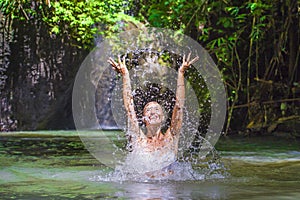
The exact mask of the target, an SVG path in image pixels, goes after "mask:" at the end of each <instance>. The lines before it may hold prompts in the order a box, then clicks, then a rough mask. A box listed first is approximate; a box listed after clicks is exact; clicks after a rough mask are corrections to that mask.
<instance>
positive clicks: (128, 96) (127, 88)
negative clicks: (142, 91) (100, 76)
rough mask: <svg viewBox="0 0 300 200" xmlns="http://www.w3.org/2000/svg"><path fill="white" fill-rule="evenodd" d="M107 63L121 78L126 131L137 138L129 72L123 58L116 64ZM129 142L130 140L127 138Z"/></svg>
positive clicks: (139, 131)
mask: <svg viewBox="0 0 300 200" xmlns="http://www.w3.org/2000/svg"><path fill="white" fill-rule="evenodd" d="M108 63H110V64H111V65H112V68H113V69H114V70H115V71H116V72H118V73H120V74H121V75H122V77H123V101H124V106H125V109H126V112H127V117H128V131H129V137H132V136H139V135H140V133H142V132H141V130H140V128H139V124H138V120H137V116H136V112H135V109H134V102H133V95H132V89H131V83H130V77H129V71H128V69H127V67H126V64H125V58H123V61H122V59H121V57H120V56H118V62H115V61H114V60H113V59H112V58H109V59H108ZM129 139H130V140H131V138H129Z"/></svg>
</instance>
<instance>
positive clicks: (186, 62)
mask: <svg viewBox="0 0 300 200" xmlns="http://www.w3.org/2000/svg"><path fill="white" fill-rule="evenodd" d="M190 57H191V53H189V55H188V57H187V58H186V56H185V55H184V56H183V60H182V65H181V66H180V68H179V69H178V78H177V89H176V102H175V106H174V109H173V113H172V119H171V127H170V133H171V134H172V135H174V136H175V135H179V134H180V129H181V127H182V121H183V108H184V101H185V85H184V72H185V70H186V69H188V68H189V67H190V65H191V64H193V63H195V62H196V61H197V60H198V59H199V57H198V56H197V57H195V58H194V59H193V60H191V61H190Z"/></svg>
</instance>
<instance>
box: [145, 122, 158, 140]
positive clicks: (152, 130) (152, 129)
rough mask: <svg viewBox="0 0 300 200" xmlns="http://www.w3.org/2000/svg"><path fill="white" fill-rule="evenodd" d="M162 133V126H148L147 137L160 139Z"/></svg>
mask: <svg viewBox="0 0 300 200" xmlns="http://www.w3.org/2000/svg"><path fill="white" fill-rule="evenodd" d="M160 133H161V130H160V125H158V126H155V125H152V126H147V137H148V138H153V137H157V138H158V137H159V136H160Z"/></svg>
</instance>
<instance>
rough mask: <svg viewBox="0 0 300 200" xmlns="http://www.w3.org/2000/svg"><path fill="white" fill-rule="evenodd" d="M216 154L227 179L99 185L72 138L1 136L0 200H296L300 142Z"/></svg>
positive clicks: (236, 145) (242, 145)
mask: <svg viewBox="0 0 300 200" xmlns="http://www.w3.org/2000/svg"><path fill="white" fill-rule="evenodd" d="M108 133H109V134H113V132H108ZM216 149H217V150H218V151H219V153H220V155H221V160H222V161H223V163H224V164H225V166H226V168H227V172H228V173H229V174H230V176H228V177H226V178H220V179H210V180H199V181H193V180H190V181H161V182H159V181H156V182H148V183H147V182H135V181H125V182H103V181H95V179H93V177H96V176H99V175H103V174H107V173H108V172H110V171H111V170H110V169H108V168H106V167H105V166H103V165H101V163H100V162H99V161H98V160H96V159H95V158H93V157H92V156H91V155H90V154H89V152H88V151H87V150H86V149H85V147H84V145H83V144H82V142H81V140H80V138H79V137H78V136H77V133H76V132H67V131H60V132H32V133H30V132H18V133H0V199H272V200H273V199H300V142H299V141H296V140H285V139H280V138H265V137H264V138H221V139H220V140H219V142H218V143H217V145H216Z"/></svg>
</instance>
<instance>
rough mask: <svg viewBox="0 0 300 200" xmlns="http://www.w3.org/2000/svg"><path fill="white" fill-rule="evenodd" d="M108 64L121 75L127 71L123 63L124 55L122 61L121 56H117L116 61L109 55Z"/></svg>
mask: <svg viewBox="0 0 300 200" xmlns="http://www.w3.org/2000/svg"><path fill="white" fill-rule="evenodd" d="M107 62H108V63H109V64H111V66H112V68H113V69H114V70H115V71H116V72H118V73H121V74H122V75H124V74H126V73H128V69H127V67H126V65H125V57H124V58H123V61H122V60H121V56H118V62H116V61H114V59H113V58H111V57H109V59H108V60H107Z"/></svg>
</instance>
